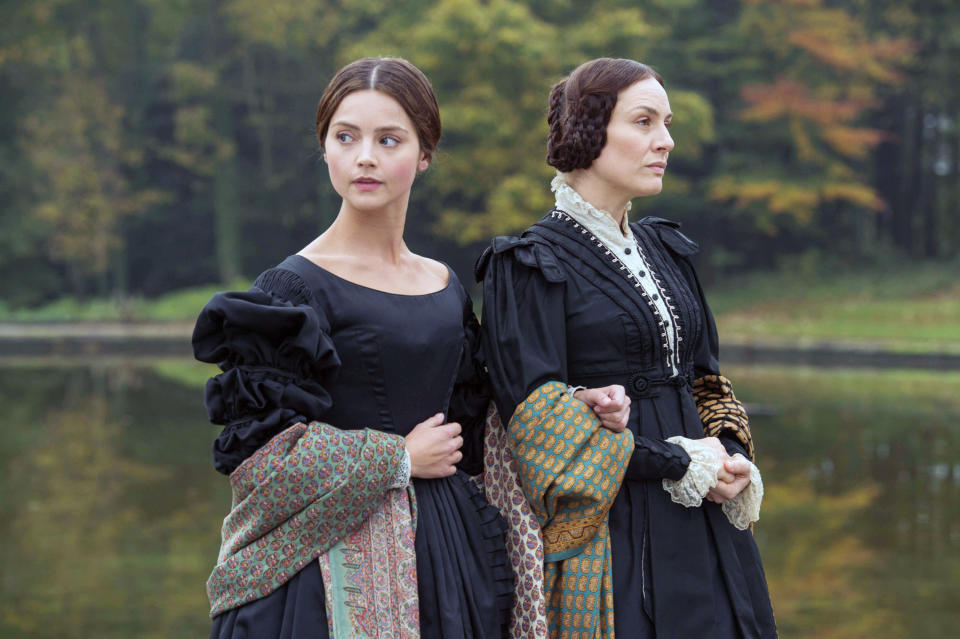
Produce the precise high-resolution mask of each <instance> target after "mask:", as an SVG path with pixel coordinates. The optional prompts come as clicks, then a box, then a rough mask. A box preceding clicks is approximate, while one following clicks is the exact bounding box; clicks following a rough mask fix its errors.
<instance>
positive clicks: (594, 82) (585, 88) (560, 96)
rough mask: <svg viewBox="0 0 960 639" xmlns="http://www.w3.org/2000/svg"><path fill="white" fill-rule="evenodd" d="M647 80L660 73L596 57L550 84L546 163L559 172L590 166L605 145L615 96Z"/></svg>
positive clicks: (617, 59)
mask: <svg viewBox="0 0 960 639" xmlns="http://www.w3.org/2000/svg"><path fill="white" fill-rule="evenodd" d="M647 78H654V79H656V81H657V82H659V83H660V84H661V85H662V84H663V78H661V77H660V74H658V73H657V72H656V71H654V70H653V69H651V68H650V67H648V66H647V65H645V64H641V63H640V62H637V61H636V60H627V59H625V58H597V59H596V60H590V61H589V62H584V63H583V64H581V65H580V66H579V67H577V68H576V69H574V70H573V73H571V74H570V75H569V76H567V77H566V78H564V79H563V80H560V82H558V83H557V84H555V85H554V87H553V89H552V90H551V91H550V110H549V113H548V114H547V122H548V123H549V124H550V136H549V137H548V138H547V164H549V165H550V166H552V167H554V168H555V169H557V170H558V171H562V172H564V173H567V172H568V171H573V170H574V169H587V168H590V165H591V164H593V161H594V160H596V159H597V157H598V156H599V155H600V152H601V151H602V150H603V146H604V145H605V144H606V143H607V125H608V124H609V123H610V114H611V113H613V107H614V106H616V104H617V94H619V93H620V92H621V91H623V90H624V89H626V88H627V87H629V86H630V85H632V84H634V83H636V82H639V81H640V80H646V79H647Z"/></svg>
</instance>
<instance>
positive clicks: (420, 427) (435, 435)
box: [404, 413, 463, 479]
mask: <svg viewBox="0 0 960 639" xmlns="http://www.w3.org/2000/svg"><path fill="white" fill-rule="evenodd" d="M443 419H444V417H443V413H437V414H436V415H434V416H433V417H431V418H430V419H427V420H425V421H422V422H420V423H419V424H417V425H416V426H414V427H413V430H411V431H410V432H409V433H408V434H407V436H406V437H405V438H404V439H405V440H406V447H407V452H408V453H410V476H411V477H420V478H423V479H434V478H437V477H449V476H450V475H452V474H454V473H455V472H457V467H456V464H457V463H459V462H460V460H461V459H463V453H462V452H460V448H461V447H462V446H463V437H461V436H460V424H458V423H457V422H450V423H448V424H444V423H443Z"/></svg>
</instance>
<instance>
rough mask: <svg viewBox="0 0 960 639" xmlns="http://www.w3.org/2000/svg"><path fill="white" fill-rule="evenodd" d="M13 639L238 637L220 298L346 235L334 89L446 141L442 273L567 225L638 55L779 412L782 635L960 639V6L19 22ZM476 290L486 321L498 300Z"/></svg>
mask: <svg viewBox="0 0 960 639" xmlns="http://www.w3.org/2000/svg"><path fill="white" fill-rule="evenodd" d="M0 11H2V16H3V20H2V24H0V113H2V115H3V117H2V118H0V273H2V274H3V277H0V402H2V403H0V405H2V406H3V407H4V411H3V413H2V416H0V468H2V469H3V474H2V478H0V541H2V543H0V565H2V570H0V637H11V638H20V637H87V636H90V635H91V634H94V633H96V634H97V635H98V636H102V637H114V636H116V637H129V636H137V637H170V636H203V635H205V634H206V633H207V632H208V629H209V621H208V620H207V618H206V610H207V604H206V599H205V594H204V588H203V585H204V581H205V579H206V576H207V575H208V574H209V571H210V569H211V568H212V565H213V562H214V561H215V558H216V553H217V548H218V545H219V526H220V521H221V519H222V517H223V516H224V515H225V514H226V512H227V509H228V508H229V490H228V487H227V483H226V479H225V478H224V477H222V476H220V475H218V474H217V473H215V472H214V471H213V469H212V465H211V462H210V454H209V448H210V443H211V441H212V439H213V437H214V436H215V434H216V428H215V427H213V426H211V425H209V424H208V423H207V421H206V415H205V413H204V411H203V408H202V387H203V382H204V380H205V379H206V378H207V377H208V376H209V375H210V374H212V373H213V372H215V371H211V370H210V368H208V367H206V366H203V365H200V364H196V363H193V362H192V360H191V359H190V349H189V344H188V342H189V335H190V330H191V327H192V321H193V319H194V318H195V317H196V314H197V312H198V311H199V309H200V308H201V307H202V305H203V304H204V302H205V301H206V300H207V299H208V298H209V296H210V295H211V294H212V293H213V292H215V291H217V290H223V289H227V288H241V289H242V288H246V287H247V286H249V284H250V282H251V281H252V279H253V278H254V277H255V276H256V275H257V274H258V273H259V272H260V271H261V270H263V269H265V268H267V267H269V266H272V265H274V264H276V263H277V262H279V261H280V260H281V259H283V257H285V256H286V255H288V254H290V253H293V252H296V251H297V250H299V249H300V248H301V247H302V246H303V245H305V244H306V243H307V242H309V241H310V240H311V239H312V238H313V237H315V236H316V235H317V234H319V233H320V232H322V231H323V229H324V228H325V227H326V225H328V224H329V223H330V221H332V219H333V217H334V216H335V214H336V212H337V210H338V208H339V204H340V202H339V198H338V197H337V196H336V194H335V193H334V192H333V190H332V189H331V187H330V185H329V182H328V180H327V177H326V168H325V166H324V165H323V164H322V162H321V161H320V154H319V151H318V148H317V142H316V138H315V136H314V130H313V129H314V119H315V108H316V103H317V101H318V99H319V97H320V94H321V93H322V90H323V87H324V86H325V85H326V83H327V82H328V81H329V79H330V77H331V76H332V74H333V73H334V72H335V71H336V70H337V69H338V68H339V67H340V66H342V65H343V64H345V63H347V62H349V61H351V60H353V59H355V58H357V57H361V56H368V55H398V56H403V57H405V58H407V59H409V60H411V61H412V62H413V63H414V64H416V65H418V66H419V67H420V68H421V69H423V70H424V72H425V73H426V74H427V75H428V76H429V78H430V79H431V81H432V82H433V85H434V88H435V89H436V91H437V94H438V98H439V101H440V105H441V111H442V116H443V125H444V134H443V138H442V140H441V147H440V152H439V153H438V154H437V156H436V158H435V161H434V163H433V166H432V167H431V169H430V170H429V171H428V172H427V173H426V174H425V175H424V176H422V177H421V178H419V179H418V183H417V184H416V185H415V187H414V191H413V196H412V199H411V203H410V210H409V214H408V223H407V242H408V244H409V245H410V247H411V248H412V249H413V250H415V251H417V252H422V253H424V254H427V255H430V256H431V257H435V258H439V259H442V260H444V261H446V262H448V263H449V264H451V265H452V266H453V267H454V268H455V269H456V270H457V271H458V274H459V276H460V279H461V280H462V281H463V282H465V283H467V284H468V286H469V285H470V283H471V282H472V281H473V278H472V264H473V260H474V259H475V258H476V256H477V255H478V254H479V252H480V251H481V250H482V248H483V247H484V246H485V245H486V243H487V242H488V241H489V239H490V237H492V236H493V235H497V234H506V233H516V232H518V231H519V230H522V229H523V228H524V227H526V226H527V225H529V224H530V223H532V222H533V221H535V220H536V219H538V218H539V217H540V216H541V215H542V214H543V213H545V212H546V211H547V210H548V209H549V207H550V206H551V204H552V201H553V200H552V197H551V193H550V191H549V186H548V184H549V180H550V177H551V175H552V169H550V168H549V167H547V165H546V163H545V162H544V155H545V139H546V133H547V126H546V118H545V114H546V103H547V94H548V92H549V89H550V87H551V86H552V85H553V84H554V83H555V82H556V81H557V80H559V79H560V78H561V77H563V76H564V75H565V74H566V73H568V72H569V71H570V70H572V69H573V68H574V67H576V66H577V65H578V64H579V63H581V62H583V61H585V60H587V59H590V58H594V57H599V56H614V57H629V58H634V59H638V60H641V61H643V62H646V63H649V64H651V65H652V66H654V67H655V68H656V69H657V70H658V71H659V72H660V73H661V75H662V76H663V77H664V79H665V81H666V84H667V90H668V94H669V96H670V101H671V106H672V108H673V111H674V113H675V116H674V126H673V135H674V138H675V140H676V143H677V146H676V149H675V151H674V152H673V153H671V162H670V170H669V172H668V174H667V177H666V178H665V180H664V184H665V188H664V193H663V194H661V195H660V196H657V197H655V198H647V199H643V200H637V201H635V202H634V207H635V208H634V218H635V219H636V218H637V217H639V216H642V215H659V216H662V217H668V218H671V219H675V220H678V221H680V222H682V223H683V230H684V232H685V233H686V234H688V235H689V236H691V237H692V238H694V239H695V240H697V241H698V242H699V243H700V244H701V248H702V250H701V253H700V255H699V256H698V258H697V260H698V268H699V273H700V276H701V278H702V280H703V281H704V285H705V288H706V292H707V296H708V299H709V300H710V301H711V304H712V306H713V310H714V312H715V314H716V315H717V319H718V323H719V326H720V331H721V342H722V345H723V347H722V351H721V359H722V361H724V362H726V365H725V373H726V374H727V376H729V377H731V378H732V379H733V380H734V384H735V388H736V389H737V393H738V396H739V397H740V398H741V399H742V400H744V401H746V403H747V404H748V408H749V409H750V411H751V413H752V424H753V429H754V436H755V439H756V440H757V443H758V465H759V466H760V468H761V471H762V472H763V474H764V478H765V483H766V488H767V496H766V499H765V503H764V511H763V513H762V519H761V521H760V522H759V523H758V525H757V527H756V536H757V540H758V543H759V544H760V546H761V552H762V553H763V555H764V558H765V562H766V569H767V573H768V578H769V582H770V588H771V593H772V596H773V603H774V609H775V612H776V614H777V618H778V622H779V625H780V628H781V636H782V637H827V638H832V637H836V638H858V637H871V638H872V637H875V636H883V637H904V638H906V637H910V638H918V637H938V638H939V637H944V636H951V635H952V634H954V633H955V628H956V627H957V624H958V622H960V612H958V611H957V609H956V602H957V601H960V426H958V424H960V215H958V213H960V210H958V209H960V179H958V178H960V75H958V72H957V63H956V60H958V59H960V5H958V4H956V3H954V2H951V1H948V0H899V1H896V2H894V1H893V0H872V1H867V0H833V1H832V0H709V1H708V0H648V1H646V2H636V1H633V2H628V1H626V0H597V1H594V2H574V1H573V0H539V1H538V0H529V1H519V0H487V1H483V2H481V1H479V0H413V1H410V2H388V1H387V0H362V1H361V0H340V1H333V0H329V1H328V0H297V1H293V0H271V1H267V0H123V1H120V0H86V1H84V2H70V1H68V0H33V1H25V0H3V1H2V2H0ZM473 292H474V293H478V291H477V290H476V289H474V290H473Z"/></svg>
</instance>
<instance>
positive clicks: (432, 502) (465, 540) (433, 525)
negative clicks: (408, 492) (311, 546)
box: [194, 255, 512, 639]
mask: <svg viewBox="0 0 960 639" xmlns="http://www.w3.org/2000/svg"><path fill="white" fill-rule="evenodd" d="M198 334H204V335H207V336H213V337H212V338H208V339H206V340H203V343H200V344H198V343H197V340H196V335H198ZM194 347H195V352H196V353H197V356H198V357H199V358H200V359H203V360H204V361H219V362H222V364H221V366H222V367H223V368H224V370H225V371H226V372H225V373H223V374H222V375H219V376H217V377H215V378H213V379H211V380H210V382H208V385H207V395H206V403H207V408H208V412H209V414H210V417H211V420H212V421H214V422H215V423H222V424H226V428H224V430H223V432H222V433H221V435H220V436H219V437H218V439H217V441H216V442H215V443H214V463H215V465H216V467H217V469H218V470H219V471H221V472H224V473H230V472H232V471H233V469H235V468H236V467H237V466H238V465H239V464H240V463H241V462H242V461H243V460H244V459H246V458H247V457H248V456H249V455H251V454H252V453H253V452H254V451H256V450H257V449H258V448H259V447H260V446H262V445H263V444H264V443H266V442H267V441H268V440H269V439H270V438H271V437H273V436H274V435H276V434H277V433H278V432H280V431H282V430H283V429H284V428H286V427H287V426H288V425H290V424H293V423H295V422H297V421H310V420H319V421H324V422H327V423H329V424H331V425H333V426H336V427H338V428H343V429H354V428H363V427H369V428H375V429H377V430H381V431H387V432H390V433H396V434H397V435H401V436H403V435H406V434H407V433H409V432H410V430H412V428H413V427H414V426H415V425H416V424H417V423H419V422H421V421H423V420H425V419H427V418H429V417H431V416H432V415H434V414H436V413H438V412H442V413H444V414H445V415H446V416H447V419H448V421H458V422H460V424H461V425H462V427H463V437H464V448H463V452H464V459H463V461H462V462H461V463H460V465H459V467H460V470H458V472H457V473H456V474H455V475H453V476H451V477H447V478H443V479H416V478H415V479H413V486H414V490H415V493H416V499H417V529H416V541H415V547H416V554H417V582H418V590H419V601H420V630H421V636H422V637H425V638H436V639H451V638H454V639H456V638H461V637H462V638H476V639H485V638H487V637H499V636H501V634H502V628H503V627H505V625H506V623H507V622H508V621H509V609H510V606H511V604H512V575H511V572H510V568H509V563H508V562H507V559H506V552H505V547H504V540H503V530H504V524H503V520H502V517H501V516H500V514H499V511H498V510H497V509H496V508H495V507H493V506H491V505H489V504H488V503H487V502H486V501H485V500H484V498H483V496H482V494H481V493H480V491H479V490H478V489H477V488H476V486H474V485H473V484H472V483H471V482H470V480H469V479H468V478H467V474H466V472H469V473H470V474H475V473H477V472H479V470H480V469H481V468H482V459H481V456H482V430H483V418H484V416H485V411H486V405H487V402H488V401H489V392H488V391H487V385H486V378H485V374H484V371H483V365H482V362H481V361H480V360H479V359H478V355H479V335H478V327H477V322H476V318H475V317H474V315H473V311H472V306H471V302H470V298H469V297H468V296H467V294H466V292H465V291H464V289H463V286H462V285H461V284H460V282H459V281H458V280H457V278H456V276H455V275H454V274H453V272H452V271H450V282H449V283H448V285H447V286H446V287H445V288H443V289H442V290H440V291H437V292H435V293H430V294H427V295H399V294H391V293H386V292H383V291H378V290H375V289H371V288H367V287H364V286H361V285H359V284H355V283H352V282H349V281H347V280H344V279H342V278H340V277H337V276H336V275H334V274H332V273H330V272H329V271H326V270H324V269H323V268H321V267H319V266H317V265H316V264H314V263H313V262H311V261H309V260H307V259H306V258H304V257H301V256H298V255H294V256H291V257H288V258H287V259H286V260H284V261H283V262H282V263H281V264H280V265H279V266H278V267H277V268H274V269H270V270H268V271H266V272H264V273H263V274H262V275H261V276H260V277H259V278H258V279H257V281H256V282H255V284H254V287H253V288H252V289H251V290H250V291H249V292H246V293H228V294H219V295H217V296H215V297H214V298H213V299H212V300H211V301H210V303H209V304H208V305H207V306H206V307H205V308H204V310H203V312H202V313H201V316H200V318H199V320H198V330H197V332H195V343H194ZM464 471H466V472H464ZM324 601H325V600H324V588H323V581H322V577H321V571H320V568H319V565H318V562H311V563H310V564H308V565H307V566H306V567H304V568H303V569H302V570H301V571H300V572H299V573H297V574H296V575H295V576H294V577H293V578H292V579H290V580H289V581H288V582H287V583H286V584H285V585H284V586H282V587H281V588H279V589H278V590H276V591H274V592H273V593H272V594H270V595H268V596H267V597H264V598H262V599H259V600H256V601H253V602H251V603H248V604H245V605H243V606H240V607H239V608H234V609H232V610H229V611H227V612H225V613H222V614H220V615H218V616H217V617H216V618H215V619H214V624H213V630H212V633H211V637H215V638H218V639H226V638H233V639H239V638H241V637H250V638H251V639H254V638H255V639H273V638H289V639H304V638H308V637H321V638H324V637H327V636H328V631H327V616H326V608H325V603H324Z"/></svg>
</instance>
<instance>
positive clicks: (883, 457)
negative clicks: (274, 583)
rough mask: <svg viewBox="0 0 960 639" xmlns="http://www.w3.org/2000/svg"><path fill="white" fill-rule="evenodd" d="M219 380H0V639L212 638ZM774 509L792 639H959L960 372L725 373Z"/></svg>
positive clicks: (197, 375)
mask: <svg viewBox="0 0 960 639" xmlns="http://www.w3.org/2000/svg"><path fill="white" fill-rule="evenodd" d="M209 372H210V369H209V368H207V367H203V366H201V365H198V364H193V363H191V362H188V361H181V360H176V359H172V360H162V361H158V362H151V363H150V365H149V366H147V365H145V364H144V360H139V361H127V360H114V361H100V362H91V363H90V364H89V365H76V364H74V365H71V366H54V365H50V364H42V363H32V362H29V361H24V362H22V363H20V364H13V365H11V364H8V365H6V366H3V367H0V406H2V409H3V410H2V416H0V433H2V437H0V468H2V469H3V473H2V475H0V542H2V543H0V564H2V566H3V570H2V582H0V589H2V593H0V595H2V596H0V636H2V637H5V638H10V639H16V638H21V637H24V638H25V637H31V638H46V637H51V638H53V637H58V638H71V637H84V638H86V637H91V636H97V637H100V638H105V639H106V638H112V637H117V638H119V637H146V638H150V637H157V638H160V637H163V638H168V637H201V636H206V635H207V633H208V632H209V627H210V622H209V619H208V618H207V602H206V595H205V591H204V583H205V581H206V578H207V576H208V574H209V572H210V569H211V568H212V565H213V562H214V560H215V558H216V555H217V550H218V548H219V531H220V522H221V520H222V519H223V517H224V515H225V514H226V512H227V509H228V507H229V503H230V494H229V489H228V486H227V480H226V478H225V477H223V476H221V475H219V474H217V473H216V472H215V471H214V470H213V468H212V465H211V463H210V443H211V441H212V439H213V437H214V436H215V435H216V433H217V428H216V427H214V426H212V425H210V424H209V423H207V421H206V415H205V413H204V410H203V407H202V384H203V379H204V378H205V377H206V376H207V375H208V374H209ZM725 373H726V374H727V375H728V376H729V377H730V378H732V379H733V381H734V387H735V389H736V391H737V394H738V397H739V398H740V399H741V400H742V401H744V402H746V403H747V405H748V408H749V409H750V411H751V423H752V427H753V432H754V439H755V440H756V443H757V451H758V459H757V463H758V466H759V467H760V470H761V472H762V474H763V477H764V483H765V487H766V496H765V498H764V504H763V510H762V513H761V520H760V522H759V523H758V524H757V526H756V528H755V534H756V537H757V542H758V544H759V546H760V549H761V553H762V555H763V557H764V562H765V566H766V571H767V577H768V580H769V585H770V590H771V595H772V598H773V604H774V611H775V613H776V615H777V621H778V625H779V627H780V635H781V637H784V638H791V637H818V638H833V637H836V638H838V639H839V638H843V639H855V638H859V637H863V638H867V637H869V638H870V639H873V638H875V637H880V636H882V637H884V638H885V639H891V638H898V637H903V638H907V637H909V638H911V639H919V638H926V637H930V638H937V639H940V638H942V637H946V636H955V634H956V632H957V630H956V629H957V627H958V623H960V613H958V603H960V373H957V372H941V373H932V372H921V371H903V370H883V371H878V370H842V369H841V370H816V369H812V368H797V367H783V366H779V367H756V366H753V367H749V366H738V367H728V368H727V369H726V370H725Z"/></svg>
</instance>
